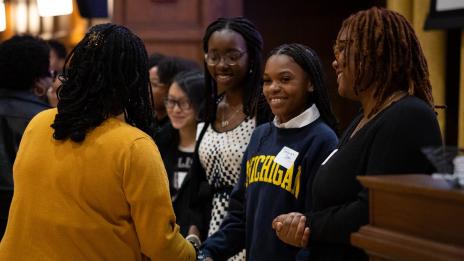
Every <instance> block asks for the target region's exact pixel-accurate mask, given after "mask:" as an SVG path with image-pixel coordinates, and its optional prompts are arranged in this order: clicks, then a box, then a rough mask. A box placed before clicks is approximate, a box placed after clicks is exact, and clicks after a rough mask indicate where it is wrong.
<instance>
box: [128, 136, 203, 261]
mask: <svg viewBox="0 0 464 261" xmlns="http://www.w3.org/2000/svg"><path fill="white" fill-rule="evenodd" d="M128 154H129V155H128V157H126V158H127V159H126V162H125V163H124V164H125V171H124V173H123V187H124V192H125V196H126V199H127V201H128V202H129V204H130V208H131V215H132V219H133V221H134V225H135V229H136V232H137V236H138V238H139V241H140V246H141V251H142V253H143V254H144V255H146V256H148V257H149V258H151V260H173V261H174V260H192V261H193V260H195V259H196V255H195V249H194V248H193V246H192V245H191V244H190V243H189V242H188V241H187V240H185V239H184V238H183V237H182V235H181V234H180V232H179V226H178V225H177V224H176V217H175V215H174V210H173V208H172V204H171V198H170V194H169V185H168V179H167V174H166V170H165V168H164V165H163V162H162V159H161V156H160V154H159V151H158V149H157V148H156V146H155V144H154V142H153V141H152V140H151V139H149V138H141V139H138V140H136V141H135V142H134V144H133V145H132V147H131V148H130V151H129V153H128Z"/></svg>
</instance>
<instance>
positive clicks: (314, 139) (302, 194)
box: [201, 44, 338, 261]
mask: <svg viewBox="0 0 464 261" xmlns="http://www.w3.org/2000/svg"><path fill="white" fill-rule="evenodd" d="M263 80H264V84H263V93H264V96H265V97H266V100H267V102H268V104H269V106H270V107H271V110H272V112H273V114H274V115H275V118H274V121H273V122H272V123H267V124H262V125H261V126H259V127H257V128H256V129H255V130H254V132H253V134H252V136H251V139H250V144H249V145H248V148H247V150H246V152H245V155H244V156H243V162H242V168H241V175H240V180H239V182H238V184H237V186H235V188H234V190H233V191H232V195H231V200H230V203H229V210H228V215H227V216H226V218H225V219H224V221H223V222H222V225H221V227H220V228H219V230H218V231H217V232H216V233H214V234H213V235H212V236H210V237H209V238H208V239H207V240H206V241H205V242H204V244H203V245H202V247H201V251H202V252H203V256H205V257H208V258H207V259H206V260H226V259H227V258H228V257H230V256H232V255H233V254H235V253H236V252H238V251H240V250H241V249H243V247H245V246H246V254H247V259H248V260H263V261H264V260H276V261H277V260H304V259H305V258H306V257H307V253H299V252H300V248H297V247H293V246H290V245H287V244H285V243H283V242H282V241H280V240H279V239H278V238H277V237H276V236H275V233H274V231H273V230H272V228H271V224H272V220H273V219H274V218H275V217H276V216H277V215H279V214H282V213H288V212H291V211H299V212H305V211H308V210H310V209H311V200H310V199H311V196H310V195H309V194H308V193H310V192H311V191H310V190H309V191H308V189H307V188H310V184H311V181H312V178H313V177H314V174H315V173H316V171H317V170H318V168H319V166H320V165H321V163H322V161H323V160H324V159H325V158H326V157H327V156H328V155H329V153H330V152H332V151H333V150H334V149H335V146H336V145H337V143H338V139H337V135H336V134H335V130H336V129H337V127H336V125H337V122H336V119H335V116H334V115H333V113H332V109H331V107H330V103H329V96H328V92H327V87H326V85H325V81H324V76H323V70H322V65H321V63H320V60H319V58H318V57H317V55H316V53H315V52H314V51H313V50H312V49H310V48H309V47H306V46H303V45H301V44H284V45H281V46H279V47H277V48H275V49H274V50H272V51H271V53H270V56H269V58H268V59H267V62H266V67H265V70H264V76H263ZM286 156H288V157H286ZM263 249H265V251H263ZM302 252H305V251H302Z"/></svg>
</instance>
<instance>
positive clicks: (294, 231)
mask: <svg viewBox="0 0 464 261" xmlns="http://www.w3.org/2000/svg"><path fill="white" fill-rule="evenodd" d="M305 226H306V217H305V216H304V215H303V214H301V213H298V212H292V213H288V214H283V215H279V216H277V217H276V218H275V219H274V220H273V221H272V228H273V229H274V230H275V231H276V234H277V237H278V238H279V239H280V240H282V241H283V242H285V243H287V244H289V245H292V246H296V247H306V246H307V245H308V240H309V234H310V230H309V227H305Z"/></svg>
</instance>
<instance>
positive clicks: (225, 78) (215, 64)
mask: <svg viewBox="0 0 464 261" xmlns="http://www.w3.org/2000/svg"><path fill="white" fill-rule="evenodd" d="M262 45H263V42H262V37H261V34H260V33H259V32H258V31H257V29H256V28H255V26H254V25H253V23H251V22H250V21H249V20H247V19H245V18H242V17H233V18H219V19H217V20H216V21H214V22H212V23H211V24H210V25H209V26H208V28H207V29H206V32H205V35H204V37H203V51H204V52H205V62H204V66H205V83H206V94H205V97H206V107H205V108H206V111H205V116H206V120H205V124H204V126H203V128H201V130H200V131H199V137H198V141H197V145H196V146H197V148H196V149H195V157H194V162H193V165H192V168H191V171H192V182H191V188H192V193H191V203H190V206H191V208H192V213H195V215H194V216H193V217H192V218H191V222H192V226H191V228H190V231H189V234H195V235H197V236H200V237H201V238H203V239H204V238H206V236H207V235H212V234H213V233H214V232H216V231H217V230H218V229H219V226H220V224H221V223H222V220H223V219H224V217H225V215H226V213H227V209H228V207H229V199H230V193H231V192H232V188H233V187H234V186H235V184H237V182H238V179H239V176H240V169H241V162H242V157H243V153H244V152H245V149H246V147H247V146H248V143H249V141H250V137H251V133H252V132H253V130H254V129H255V127H256V126H258V125H259V124H261V123H264V122H268V121H269V119H270V117H269V113H268V112H269V108H268V107H267V105H266V104H265V101H264V98H263V95H262V91H261V90H262V85H261V79H262V68H263V61H262V54H261V51H262ZM231 260H245V251H242V252H240V253H239V254H238V255H236V256H235V257H233V258H232V259H231Z"/></svg>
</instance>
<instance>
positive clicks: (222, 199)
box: [198, 118, 256, 261]
mask: <svg viewBox="0 0 464 261" xmlns="http://www.w3.org/2000/svg"><path fill="white" fill-rule="evenodd" d="M255 127H256V121H255V119H254V118H253V119H250V118H247V119H245V120H244V121H243V122H242V123H241V124H240V125H238V126H237V127H236V128H235V129H233V130H230V131H226V132H221V133H219V132H217V131H215V130H214V129H213V128H212V126H211V125H210V126H209V127H208V129H207V130H206V133H205V134H204V136H203V139H202V141H201V144H200V146H199V149H198V153H199V156H200V161H201V164H202V166H203V168H204V169H205V172H206V177H207V179H208V182H209V184H210V185H211V186H212V187H213V190H214V191H216V192H215V193H214V195H213V209H212V213H211V221H210V224H209V231H208V236H210V235H212V234H213V233H214V232H216V231H217V230H218V229H219V226H220V225H221V223H222V220H223V219H224V217H225V216H226V214H227V209H228V207H229V198H230V192H231V191H230V190H229V189H230V188H231V187H233V186H235V184H237V182H238V179H239V176H240V164H241V163H242V158H243V154H244V152H245V149H246V147H247V146H248V143H249V142H250V137H251V133H252V132H253V130H254V129H255ZM226 188H229V189H226ZM244 240H245V239H244ZM229 260H233V261H238V260H245V250H243V251H241V252H240V253H239V254H237V255H235V256H233V257H232V258H230V259H229Z"/></svg>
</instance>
